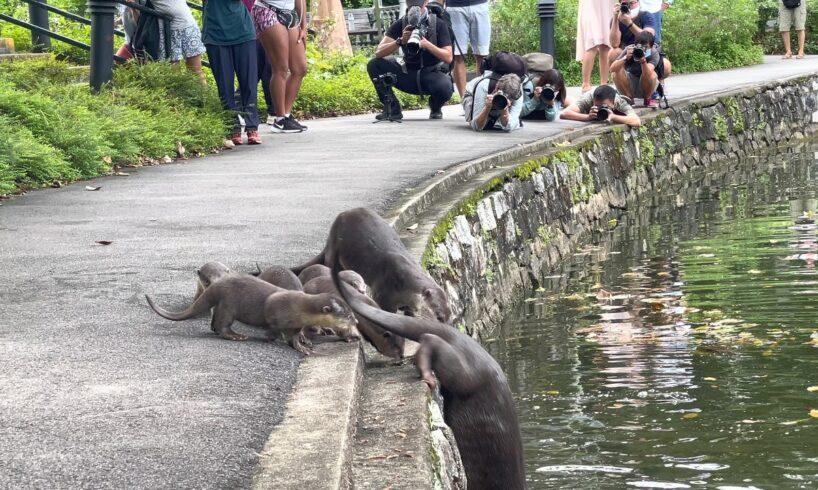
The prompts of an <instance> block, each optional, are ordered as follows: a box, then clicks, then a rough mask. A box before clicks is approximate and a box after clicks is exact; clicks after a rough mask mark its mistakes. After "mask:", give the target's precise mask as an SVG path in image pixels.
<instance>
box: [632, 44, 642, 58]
mask: <svg viewBox="0 0 818 490" xmlns="http://www.w3.org/2000/svg"><path fill="white" fill-rule="evenodd" d="M631 54H632V55H633V60H634V61H642V58H644V57H645V48H643V47H642V46H641V45H638V44H637V45H636V46H634V47H633V52H632V53H631Z"/></svg>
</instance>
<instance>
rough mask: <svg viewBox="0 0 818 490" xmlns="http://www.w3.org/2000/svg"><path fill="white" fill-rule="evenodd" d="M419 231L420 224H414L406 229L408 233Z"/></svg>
mask: <svg viewBox="0 0 818 490" xmlns="http://www.w3.org/2000/svg"><path fill="white" fill-rule="evenodd" d="M417 229H418V224H417V223H414V224H412V225H409V226H407V227H406V230H407V231H415V230H417Z"/></svg>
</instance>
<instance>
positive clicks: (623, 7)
mask: <svg viewBox="0 0 818 490" xmlns="http://www.w3.org/2000/svg"><path fill="white" fill-rule="evenodd" d="M619 11H620V12H622V13H623V14H629V13H630V12H631V7H630V5H628V2H622V3H621V4H620V5H619Z"/></svg>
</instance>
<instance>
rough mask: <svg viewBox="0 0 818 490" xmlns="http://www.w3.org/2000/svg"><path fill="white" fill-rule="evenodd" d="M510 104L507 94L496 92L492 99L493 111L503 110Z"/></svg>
mask: <svg viewBox="0 0 818 490" xmlns="http://www.w3.org/2000/svg"><path fill="white" fill-rule="evenodd" d="M507 106H508V99H507V98H506V96H505V94H502V93H497V94H494V97H493V98H492V99H491V110H492V111H502V110H503V109H505V108H506V107H507Z"/></svg>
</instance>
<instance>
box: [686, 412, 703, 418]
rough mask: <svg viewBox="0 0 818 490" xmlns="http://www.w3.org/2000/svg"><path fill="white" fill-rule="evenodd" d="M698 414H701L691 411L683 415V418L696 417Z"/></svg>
mask: <svg viewBox="0 0 818 490" xmlns="http://www.w3.org/2000/svg"><path fill="white" fill-rule="evenodd" d="M698 416H699V414H697V413H696V412H690V413H686V414H684V415H682V418H683V419H695V418H696V417H698Z"/></svg>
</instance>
